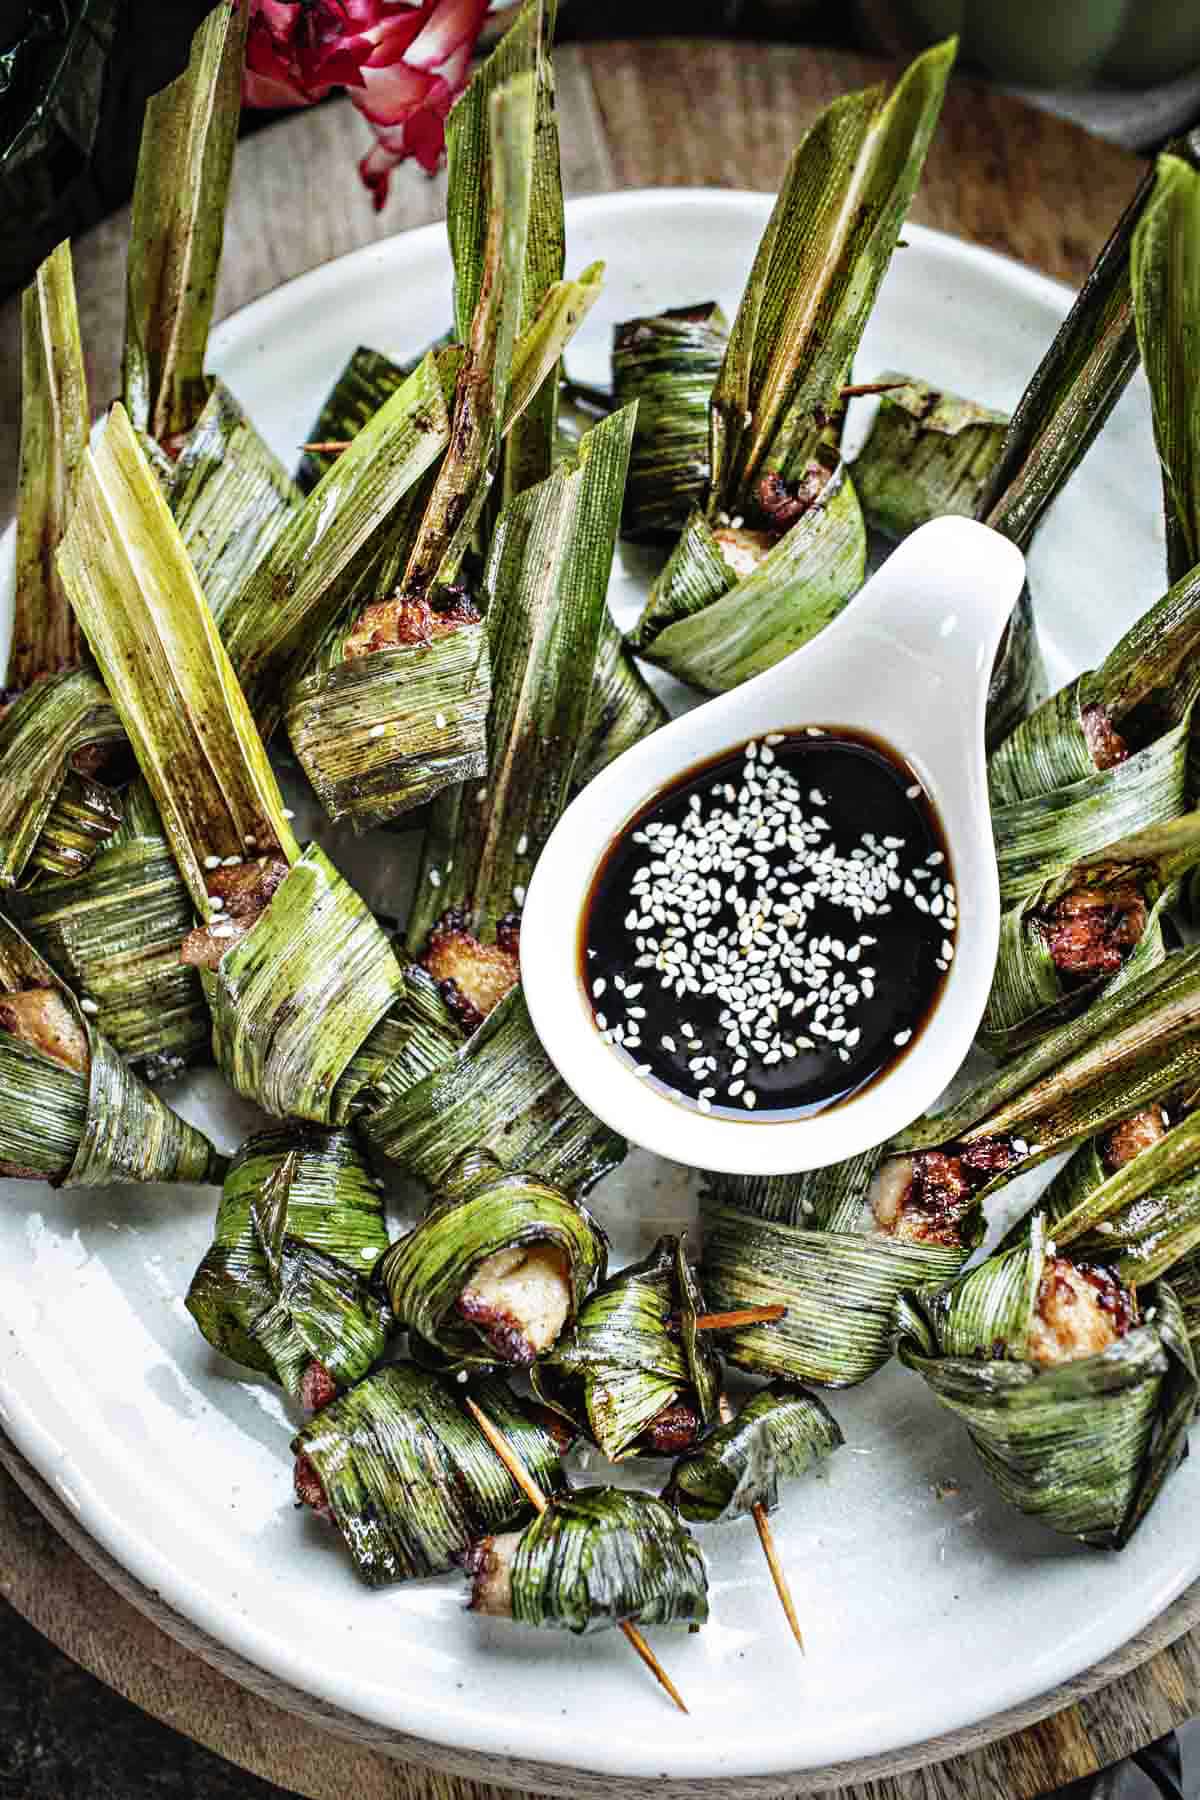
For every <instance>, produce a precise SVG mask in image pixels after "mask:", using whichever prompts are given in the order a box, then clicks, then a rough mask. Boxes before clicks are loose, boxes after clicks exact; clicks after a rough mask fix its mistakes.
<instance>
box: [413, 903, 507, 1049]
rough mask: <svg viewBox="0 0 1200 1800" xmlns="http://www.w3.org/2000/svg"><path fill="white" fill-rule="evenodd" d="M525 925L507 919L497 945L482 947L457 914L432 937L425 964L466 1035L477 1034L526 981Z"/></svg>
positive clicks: (447, 915) (499, 928)
mask: <svg viewBox="0 0 1200 1800" xmlns="http://www.w3.org/2000/svg"><path fill="white" fill-rule="evenodd" d="M520 934H521V927H520V922H519V920H517V919H514V918H507V919H502V920H501V921H500V923H499V925H497V927H496V942H495V943H494V944H484V943H481V941H480V940H479V938H477V937H476V936H475V934H474V932H473V931H471V930H470V929H469V928H468V924H467V920H466V916H465V914H463V913H461V912H459V911H458V910H457V909H452V910H451V911H450V912H447V913H443V915H442V917H441V919H440V920H439V921H438V923H437V924H436V925H435V926H434V928H433V930H432V931H431V932H430V934H429V941H428V943H427V944H426V946H425V951H424V954H423V955H422V957H421V964H422V966H423V967H424V968H426V969H428V971H429V973H430V974H431V975H432V976H433V979H434V980H435V981H436V982H437V984H438V988H439V990H440V992H441V996H442V999H443V1000H444V1001H445V1002H446V1005H447V1006H448V1007H449V1009H450V1011H451V1012H452V1013H453V1014H454V1016H455V1017H456V1018H457V1020H458V1022H459V1024H460V1025H461V1026H462V1027H463V1029H464V1031H477V1030H478V1028H479V1027H480V1025H482V1024H483V1021H484V1020H485V1019H486V1018H487V1016H488V1014H489V1013H490V1012H491V1010H492V1008H493V1007H494V1006H498V1005H499V1004H500V1002H501V1000H503V998H504V996H505V994H507V992H508V990H509V989H510V988H511V987H515V986H516V984H517V982H518V981H519V980H520V979H521V959H520V955H519V947H520Z"/></svg>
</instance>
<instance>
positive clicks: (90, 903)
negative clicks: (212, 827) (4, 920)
mask: <svg viewBox="0 0 1200 1800" xmlns="http://www.w3.org/2000/svg"><path fill="white" fill-rule="evenodd" d="M15 907H16V912H17V916H18V919H19V921H20V923H21V926H22V928H23V929H24V930H25V931H26V932H27V933H28V935H29V937H30V938H31V940H32V941H33V943H34V944H35V945H36V947H37V949H38V950H39V951H40V952H41V954H42V955H43V956H44V957H45V958H46V960H47V961H48V962H49V963H50V965H51V967H52V968H54V969H55V970H56V971H57V973H58V974H59V975H60V976H61V977H62V978H63V980H64V981H65V982H66V983H67V984H68V986H69V987H70V988H71V989H72V990H73V991H74V992H75V993H76V994H77V995H78V996H79V997H80V998H81V999H86V1000H87V1001H89V1002H90V1003H91V1004H94V1005H95V1006H96V1008H97V1011H96V1012H95V1014H94V1015H93V1017H94V1019H95V1024H96V1029H97V1030H98V1031H100V1032H102V1033H103V1034H104V1036H105V1037H106V1038H107V1039H108V1040H109V1042H110V1043H111V1044H112V1046H113V1048H114V1049H115V1050H118V1051H119V1052H120V1054H121V1055H122V1056H123V1057H124V1058H125V1060H126V1061H127V1062H129V1063H132V1064H133V1065H134V1066H135V1067H139V1068H140V1069H141V1071H142V1074H143V1075H144V1077H145V1079H146V1080H147V1081H156V1080H169V1079H170V1078H171V1077H173V1076H175V1075H178V1074H180V1073H181V1071H182V1070H183V1069H184V1068H185V1067H186V1066H187V1065H188V1064H189V1063H194V1062H198V1061H206V1060H207V1059H208V1057H209V1039H210V1034H211V1024H210V1020H209V1013H208V1006H207V1004H206V1002H205V999H204V991H203V989H202V987H201V985H200V976H199V974H198V973H197V971H196V970H195V969H189V968H188V967H187V966H186V965H185V964H184V963H182V962H181V961H180V960H179V950H180V945H181V944H182V942H183V940H184V938H185V937H186V936H187V934H188V932H189V931H190V930H191V929H192V925H193V922H194V916H193V913H192V904H191V900H190V898H189V896H188V891H187V888H186V887H185V886H184V884H183V882H182V880H181V879H180V876H179V871H178V870H177V868H176V866H175V859H174V857H173V856H172V855H171V852H170V850H169V849H168V848H167V843H166V840H165V838H164V837H163V834H162V828H161V825H160V823H159V819H158V813H157V811H156V810H155V807H154V802H153V801H152V800H151V799H150V796H149V793H148V791H147V790H146V787H145V784H144V782H141V781H138V782H135V783H134V785H133V787H132V788H130V789H129V791H128V793H127V794H126V796H125V809H124V819H123V822H122V824H121V826H120V829H119V830H117V831H116V832H114V834H113V836H112V838H111V840H110V842H109V844H108V845H107V847H106V848H105V849H103V850H101V852H100V853H99V855H98V856H97V857H96V860H95V861H94V863H93V864H92V866H91V867H90V868H89V869H88V870H87V871H86V872H85V873H84V874H82V875H75V876H69V877H67V878H65V879H62V880H57V881H40V882H38V883H37V884H36V886H34V887H33V888H32V889H29V890H26V891H25V892H22V893H20V894H18V895H17V896H16V897H15Z"/></svg>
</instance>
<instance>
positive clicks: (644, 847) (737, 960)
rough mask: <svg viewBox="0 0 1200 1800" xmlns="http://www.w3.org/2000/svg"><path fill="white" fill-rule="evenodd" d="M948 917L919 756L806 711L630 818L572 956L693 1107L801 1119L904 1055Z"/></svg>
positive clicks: (940, 954)
mask: <svg viewBox="0 0 1200 1800" xmlns="http://www.w3.org/2000/svg"><path fill="white" fill-rule="evenodd" d="M956 920H957V911H956V896H955V893H954V888H953V884H952V877H951V873H950V865H949V861H948V857H947V852H946V846H945V844H944V842H943V839H942V833H941V828H940V826H939V824H938V822H937V819H936V817H935V815H934V813H933V809H932V807H931V806H930V804H929V801H928V799H927V797H926V796H925V794H924V792H923V790H922V789H921V786H920V783H919V782H918V780H917V777H916V776H915V774H914V773H913V771H912V770H911V769H910V768H909V767H908V765H907V764H906V763H905V762H904V761H903V760H902V758H900V757H899V755H898V754H897V753H896V752H895V751H893V750H892V749H891V748H890V747H889V746H886V745H883V744H881V743H879V742H877V741H874V740H871V739H867V738H865V737H863V736H860V735H859V734H857V733H850V732H847V731H844V730H839V729H838V728H836V727H834V726H815V725H813V726H806V727H802V728H799V729H798V730H796V731H792V732H787V733H773V734H772V735H771V736H770V737H767V738H764V739H762V740H752V741H751V742H750V743H749V744H745V745H740V746H738V747H736V748H735V749H733V750H731V751H730V752H728V753H726V754H725V755H723V756H720V757H718V758H716V759H714V760H713V761H710V762H707V763H705V764H702V765H700V766H699V767H698V768H696V769H692V770H690V771H688V773H687V774H685V775H684V776H683V777H681V778H680V779H679V780H677V781H676V782H674V783H672V784H671V785H670V786H669V787H667V788H665V789H664V790H663V791H662V792H661V793H660V794H659V795H657V796H656V798H655V799H654V800H653V801H652V802H651V803H650V804H649V805H648V806H647V807H646V808H644V809H643V811H642V812H641V813H640V814H639V815H638V816H637V817H636V818H634V819H633V820H631V821H630V823H629V825H628V826H627V827H626V828H625V829H624V831H623V832H622V833H621V835H620V836H619V837H618V838H617V839H616V840H615V841H614V843H613V845H612V847H611V848H610V850H609V852H608V854H607V855H606V857H605V858H604V860H603V862H602V864H601V866H600V868H599V870H598V872H597V875H596V878H595V880H594V882H593V883H592V887H591V890H590V892H589V895H588V899H587V902H586V906H585V910H584V915H583V921H582V929H581V936H580V972H581V978H582V980H583V982H584V985H585V989H586V992H587V994H588V996H589V998H590V1001H591V1005H592V1010H593V1016H594V1018H595V1021H596V1026H597V1029H598V1030H599V1031H600V1032H601V1034H602V1035H603V1036H604V1037H605V1040H606V1041H607V1042H608V1043H610V1044H611V1045H612V1047H613V1049H614V1052H615V1053H616V1054H618V1055H620V1056H622V1057H623V1058H625V1059H626V1060H627V1061H628V1062H629V1063H630V1064H631V1065H632V1066H633V1067H634V1068H636V1070H637V1072H638V1073H639V1075H641V1076H642V1077H643V1078H644V1079H645V1080H647V1081H650V1082H651V1083H652V1084H654V1085H656V1086H658V1087H659V1088H661V1089H664V1090H666V1091H668V1092H669V1093H670V1094H671V1095H672V1097H673V1098H675V1099H678V1100H679V1101H681V1102H682V1103H684V1104H687V1105H691V1106H694V1107H696V1108H697V1110H699V1111H701V1112H712V1113H715V1114H723V1115H725V1116H727V1117H728V1116H736V1117H739V1118H742V1119H746V1120H748V1121H752V1120H755V1119H757V1120H762V1119H764V1118H768V1119H770V1118H787V1117H796V1116H798V1115H802V1114H804V1113H811V1112H813V1111H816V1110H820V1109H823V1108H825V1107H827V1106H830V1105H833V1104H835V1103H836V1102H837V1101H839V1100H841V1099H844V1098H846V1097H848V1096H849V1095H851V1094H853V1093H855V1092H857V1091H858V1090H859V1089H860V1088H862V1087H863V1086H864V1085H865V1084H867V1083H868V1082H870V1081H872V1080H874V1079H875V1078H877V1077H878V1076H879V1075H880V1074H882V1073H883V1072H884V1071H885V1070H886V1069H887V1068H889V1067H890V1066H891V1065H892V1064H893V1063H894V1062H895V1061H897V1060H898V1059H899V1058H900V1057H901V1056H903V1055H904V1054H905V1052H906V1050H907V1048H908V1046H909V1044H910V1043H912V1042H913V1041H914V1039H915V1037H916V1035H917V1034H918V1033H919V1031H920V1030H921V1028H922V1026H923V1025H924V1023H925V1022H926V1020H927V1019H928V1017H929V1015H930V1013H931V1012H932V1010H933V1007H934V1005H935V1004H936V1001H937V998H938V996H939V994H940V991H941V987H942V984H943V982H944V980H945V977H946V972H947V970H948V969H949V966H950V962H951V959H952V957H953V953H954V937H955V928H956Z"/></svg>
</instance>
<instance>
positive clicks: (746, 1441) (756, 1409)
mask: <svg viewBox="0 0 1200 1800" xmlns="http://www.w3.org/2000/svg"><path fill="white" fill-rule="evenodd" d="M843 1442H844V1439H843V1437H842V1433H841V1428H840V1426H839V1425H838V1422H837V1420H836V1419H835V1418H834V1416H833V1414H832V1413H831V1412H830V1411H829V1408H828V1407H827V1406H826V1405H825V1404H824V1402H823V1401H821V1400H819V1399H818V1398H817V1397H816V1395H815V1394H807V1393H805V1392H804V1390H803V1388H797V1387H791V1386H789V1385H788V1384H787V1383H786V1382H778V1381H777V1382H774V1383H773V1384H772V1385H771V1386H770V1387H769V1388H763V1389H762V1390H761V1391H760V1392H759V1393H757V1394H755V1395H753V1396H752V1398H751V1399H749V1400H748V1401H747V1402H746V1404H745V1406H743V1407H742V1409H741V1411H740V1412H739V1413H738V1414H737V1416H736V1418H733V1419H730V1420H729V1421H728V1422H727V1423H725V1424H723V1425H718V1426H717V1428H716V1430H715V1431H710V1432H709V1434H708V1436H707V1437H705V1438H702V1439H701V1441H700V1442H699V1443H698V1444H697V1445H696V1447H695V1449H693V1450H687V1451H685V1452H684V1454H683V1455H682V1456H681V1457H680V1458H679V1460H678V1461H677V1462H676V1464H675V1466H674V1468H673V1469H672V1470H671V1475H670V1479H669V1480H668V1482H667V1485H666V1487H665V1488H664V1489H663V1495H662V1497H663V1499H664V1500H665V1501H666V1502H667V1504H668V1506H673V1507H674V1508H675V1510H676V1512H678V1513H680V1514H681V1515H682V1516H683V1518H685V1519H687V1520H688V1521H689V1522H690V1523H692V1524H706V1525H715V1524H720V1523H723V1522H726V1521H728V1520H730V1519H740V1518H742V1517H744V1516H745V1514H747V1513H752V1512H753V1511H754V1510H755V1508H756V1507H759V1506H761V1507H762V1508H763V1510H764V1511H765V1512H768V1513H772V1512H774V1511H775V1509H776V1507H777V1506H778V1505H779V1485H780V1483H781V1482H783V1481H789V1480H792V1479H793V1478H794V1477H796V1476H798V1475H803V1474H806V1473H807V1471H808V1470H809V1469H811V1468H814V1467H815V1466H816V1465H817V1464H818V1463H820V1462H823V1461H824V1459H825V1458H826V1457H827V1456H832V1454H833V1452H834V1451H835V1450H837V1449H839V1448H840V1447H841V1445H842V1443H843Z"/></svg>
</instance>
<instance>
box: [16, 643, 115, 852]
mask: <svg viewBox="0 0 1200 1800" xmlns="http://www.w3.org/2000/svg"><path fill="white" fill-rule="evenodd" d="M124 742H125V732H124V728H123V726H122V724H121V720H120V718H119V716H118V714H117V712H116V709H115V708H114V707H113V705H112V703H111V701H110V700H109V698H108V695H107V694H106V693H105V691H104V688H103V687H102V686H101V684H100V682H99V681H98V680H97V679H96V676H95V675H94V674H93V673H91V672H90V671H89V670H87V669H82V668H80V669H69V670H67V671H65V672H64V673H62V674H58V675H49V676H47V677H46V678H45V679H44V680H41V681H37V682H35V683H34V685H33V686H32V687H30V688H26V689H25V691H24V693H22V694H21V695H20V696H19V697H18V698H17V699H16V700H15V701H14V703H13V704H12V706H11V707H10V708H9V709H8V711H7V712H6V713H5V715H4V718H3V719H2V720H0V882H3V885H4V886H6V887H12V886H14V885H15V884H16V883H17V882H19V881H21V880H22V878H27V877H28V876H31V875H32V874H34V873H35V872H36V871H37V869H38V868H39V866H41V864H43V863H46V862H48V863H50V864H51V865H52V866H53V865H54V864H56V863H57V862H59V861H60V860H61V859H63V858H65V856H66V855H67V854H68V853H69V849H70V847H72V846H74V848H75V850H76V854H78V823H79V821H78V820H77V819H74V818H73V816H72V808H73V806H74V805H77V804H78V803H79V802H80V801H81V800H84V797H85V793H86V790H83V789H82V788H81V786H80V784H79V782H78V779H77V777H78V770H77V769H76V768H75V766H74V765H75V764H76V763H77V762H79V761H83V762H84V763H85V764H86V763H87V762H89V761H91V760H92V759H93V751H92V746H97V747H98V752H97V753H100V754H102V753H103V751H105V750H108V751H109V753H110V754H119V753H120V751H121V749H122V748H123V746H124ZM64 790H65V792H64ZM109 795H110V797H109V798H108V799H107V800H106V801H105V802H103V803H99V804H101V805H102V806H104V807H105V808H107V809H108V810H107V812H106V814H105V816H107V817H108V818H109V835H111V832H112V829H113V828H114V827H113V818H114V816H119V815H114V812H113V808H114V807H115V804H116V802H115V797H113V796H111V790H109ZM60 797H62V799H63V807H62V809H61V810H60V811H59V812H58V815H57V817H56V818H55V817H54V815H55V810H56V808H57V807H58V803H59V799H60ZM97 798H98V797H97ZM85 804H86V802H85ZM100 816H101V815H100V813H99V812H98V813H97V817H96V824H97V826H99V822H100ZM52 818H53V825H51V820H52ZM47 827H50V829H49V831H48V830H47ZM91 841H92V843H93V845H94V847H95V848H97V849H98V848H99V845H100V843H101V842H103V837H102V836H101V833H100V831H99V829H97V830H96V831H94V832H93V833H92V834H91ZM31 865H32V866H31Z"/></svg>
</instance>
